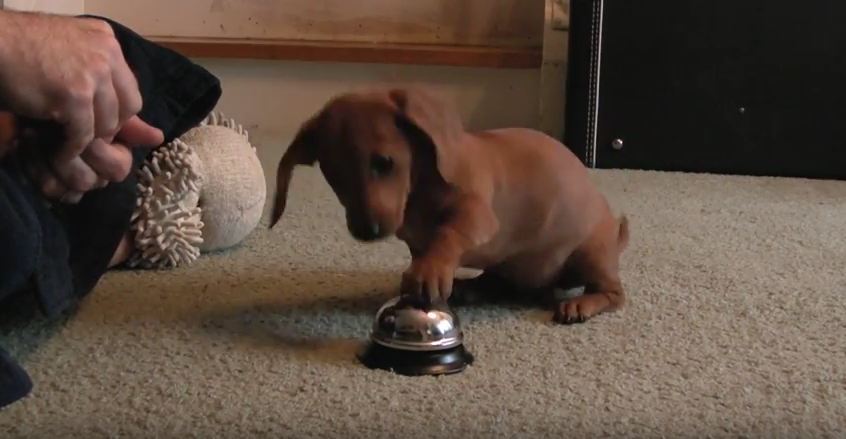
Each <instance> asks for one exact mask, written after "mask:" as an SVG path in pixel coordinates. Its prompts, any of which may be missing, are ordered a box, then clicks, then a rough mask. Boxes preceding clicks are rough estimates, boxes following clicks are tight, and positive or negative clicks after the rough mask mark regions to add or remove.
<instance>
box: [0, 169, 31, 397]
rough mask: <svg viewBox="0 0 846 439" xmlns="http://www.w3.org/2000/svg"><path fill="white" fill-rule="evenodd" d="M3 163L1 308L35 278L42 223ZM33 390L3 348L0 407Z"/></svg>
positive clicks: (0, 182) (0, 195)
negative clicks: (34, 272)
mask: <svg viewBox="0 0 846 439" xmlns="http://www.w3.org/2000/svg"><path fill="white" fill-rule="evenodd" d="M2 165H3V163H2V162H0V306H2V304H3V302H5V301H6V300H7V299H9V298H10V297H11V295H13V294H16V293H18V292H20V291H21V290H23V289H24V288H25V287H26V286H27V284H28V282H30V279H31V278H32V274H33V271H34V269H35V264H36V261H37V257H38V249H39V233H40V231H39V225H38V224H39V222H38V218H36V216H35V213H34V212H33V211H32V208H31V206H30V205H29V204H28V203H27V202H26V199H25V198H24V195H23V194H22V192H21V191H20V188H19V185H18V184H17V182H16V181H15V179H14V178H13V175H14V173H12V174H11V175H10V173H8V172H7V171H6V169H4V167H3V166H2ZM31 390H32V381H31V380H30V377H29V375H27V373H26V371H24V369H23V368H22V367H21V366H20V365H19V364H18V363H17V362H15V360H14V359H13V358H12V357H11V356H10V355H9V354H8V352H6V351H5V350H3V348H2V347H0V407H3V406H6V405H8V404H11V403H13V402H15V401H17V400H19V399H21V398H23V397H24V396H26V395H27V394H29V392H30V391H31Z"/></svg>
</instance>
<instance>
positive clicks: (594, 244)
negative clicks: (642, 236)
mask: <svg viewBox="0 0 846 439" xmlns="http://www.w3.org/2000/svg"><path fill="white" fill-rule="evenodd" d="M627 243H628V221H627V220H626V218H625V217H623V218H622V219H621V220H620V221H617V220H616V219H615V218H613V217H611V216H609V219H608V220H606V221H604V222H602V223H600V224H599V226H598V227H597V228H596V230H595V231H594V233H593V234H592V235H591V237H590V238H589V239H588V240H587V241H585V242H584V243H583V244H582V245H581V246H580V247H579V248H578V249H576V251H575V252H574V253H573V255H572V256H571V257H570V260H569V261H568V263H567V267H566V268H565V271H568V272H571V273H572V272H573V271H575V272H576V273H578V277H579V278H580V279H581V280H583V281H584V287H585V290H584V294H582V295H581V296H577V297H573V298H570V299H565V300H562V301H560V302H558V303H557V304H556V305H555V315H554V317H553V319H554V321H555V322H557V323H561V324H573V323H582V322H585V321H586V320H588V319H590V318H591V317H594V316H596V315H598V314H601V313H604V312H612V311H616V310H618V309H620V308H621V307H622V306H623V305H624V304H625V302H626V296H625V292H624V291H623V285H622V282H621V280H620V274H619V258H620V253H621V252H622V251H623V249H624V248H625V247H626V244H627Z"/></svg>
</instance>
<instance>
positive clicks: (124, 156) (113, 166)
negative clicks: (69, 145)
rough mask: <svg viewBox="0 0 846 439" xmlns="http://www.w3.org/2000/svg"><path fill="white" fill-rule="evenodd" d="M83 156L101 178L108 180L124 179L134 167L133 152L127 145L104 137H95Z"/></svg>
mask: <svg viewBox="0 0 846 439" xmlns="http://www.w3.org/2000/svg"><path fill="white" fill-rule="evenodd" d="M81 157H82V160H83V161H85V163H87V164H88V166H89V167H91V169H93V170H94V172H96V173H97V175H98V176H99V177H100V179H103V180H106V181H123V180H124V179H125V178H126V177H127V176H128V175H129V171H130V169H131V167H132V153H130V152H129V149H128V148H127V147H126V146H124V145H122V144H120V143H108V142H106V141H104V140H103V139H94V141H93V142H91V144H90V145H89V146H88V148H86V149H85V151H83V152H82V155H81Z"/></svg>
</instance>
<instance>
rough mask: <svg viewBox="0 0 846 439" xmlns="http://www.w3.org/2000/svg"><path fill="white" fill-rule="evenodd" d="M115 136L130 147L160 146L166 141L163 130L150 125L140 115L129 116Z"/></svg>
mask: <svg viewBox="0 0 846 439" xmlns="http://www.w3.org/2000/svg"><path fill="white" fill-rule="evenodd" d="M115 138H116V139H118V140H120V141H121V142H122V143H123V144H125V145H127V146H130V147H145V146H158V145H161V144H162V143H163V142H164V134H163V133H162V130H160V129H158V128H155V127H153V126H151V125H148V124H147V123H146V122H144V121H143V120H141V118H140V117H138V116H132V117H131V118H129V119H128V120H127V121H126V122H125V123H124V124H123V126H122V127H121V129H120V131H118V133H117V135H115Z"/></svg>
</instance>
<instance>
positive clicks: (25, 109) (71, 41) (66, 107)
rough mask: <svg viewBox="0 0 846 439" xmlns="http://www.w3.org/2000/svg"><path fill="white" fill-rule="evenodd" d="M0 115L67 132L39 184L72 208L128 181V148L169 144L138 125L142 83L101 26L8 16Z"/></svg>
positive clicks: (0, 46) (2, 27)
mask: <svg viewBox="0 0 846 439" xmlns="http://www.w3.org/2000/svg"><path fill="white" fill-rule="evenodd" d="M0 107H2V109H4V110H8V111H11V112H12V113H15V114H17V115H19V116H24V117H27V118H31V119H37V120H44V121H53V122H56V123H58V124H59V125H60V126H61V130H62V134H63V136H62V141H61V144H60V145H57V146H56V148H54V149H53V150H52V151H51V155H50V156H49V157H48V158H47V160H46V162H45V163H44V164H43V166H42V168H40V169H38V170H37V172H36V174H37V175H36V176H35V177H36V178H37V179H38V180H39V183H40V184H41V187H42V190H43V191H44V193H45V195H47V196H49V197H54V198H59V197H61V198H62V199H63V201H67V202H75V201H77V200H78V199H79V198H80V197H81V195H82V194H83V193H84V192H86V191H88V190H91V189H94V188H97V187H101V186H103V185H104V184H106V183H107V182H109V181H121V180H123V179H124V178H126V176H127V175H128V173H129V170H130V167H131V164H132V157H131V154H130V152H129V150H128V149H127V148H128V147H131V146H156V145H158V144H160V143H161V142H162V141H163V136H162V133H161V131H160V130H158V129H156V128H153V127H151V126H149V125H147V124H146V123H144V122H143V121H141V119H139V118H138V117H137V113H138V112H139V111H140V110H141V107H142V99H141V93H140V91H139V89H138V83H137V80H136V78H135V75H134V74H133V73H132V71H131V69H130V68H129V66H128V65H127V63H126V60H125V59H124V57H123V52H122V51H121V47H120V45H119V44H118V41H117V40H116V39H115V36H114V33H113V31H112V28H111V26H110V25H109V24H108V23H106V22H104V21H102V20H99V19H89V18H74V17H65V16H55V15H47V14H34V13H18V12H8V11H0Z"/></svg>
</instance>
